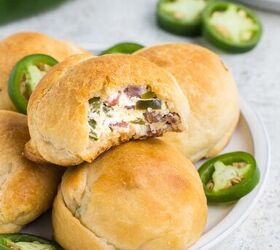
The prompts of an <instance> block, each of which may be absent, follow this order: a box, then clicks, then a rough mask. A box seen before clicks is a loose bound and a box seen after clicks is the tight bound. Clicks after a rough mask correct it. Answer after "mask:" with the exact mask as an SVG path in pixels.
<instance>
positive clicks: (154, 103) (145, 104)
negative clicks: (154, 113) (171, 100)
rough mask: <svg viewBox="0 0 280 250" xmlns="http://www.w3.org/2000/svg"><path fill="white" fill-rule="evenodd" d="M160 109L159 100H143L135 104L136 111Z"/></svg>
mask: <svg viewBox="0 0 280 250" xmlns="http://www.w3.org/2000/svg"><path fill="white" fill-rule="evenodd" d="M147 108H152V109H161V100H159V99H145V100H139V101H137V102H136V109H147Z"/></svg>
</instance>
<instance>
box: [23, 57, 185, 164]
mask: <svg viewBox="0 0 280 250" xmlns="http://www.w3.org/2000/svg"><path fill="white" fill-rule="evenodd" d="M27 113H28V126H29V131H30V135H31V141H30V142H29V143H28V144H27V145H26V147H25V155H26V156H27V157H28V158H29V159H31V160H33V161H39V162H40V161H48V162H52V163H55V164H58V165H62V166H69V165H76V164H79V163H81V162H82V161H87V162H92V161H93V160H94V159H95V158H96V157H97V156H98V155H99V154H101V153H102V152H104V151H106V150H107V149H109V148H110V147H112V146H115V145H118V144H120V143H121V142H123V141H128V140H130V139H139V138H140V139H142V138H146V137H152V136H161V135H162V134H163V133H164V132H166V131H182V130H183V129H184V127H185V124H186V123H187V116H188V101H187V99H186V97H185V96H184V94H183V92H182V90H181V89H180V87H179V85H178V84H177V82H176V80H175V78H174V77H173V76H172V75H171V74H170V73H169V72H167V71H165V70H164V69H162V68H160V67H158V66H156V65H154V64H153V63H151V62H149V61H148V60H146V59H144V58H142V57H137V56H131V55H106V56H101V57H90V56H88V55H79V56H73V57H71V58H68V59H66V60H65V61H64V62H62V63H61V64H59V65H57V66H55V67H53V68H52V69H51V70H50V71H49V72H48V73H47V74H46V76H45V77H44V78H43V79H42V80H41V81H40V84H39V86H38V87H37V88H36V89H35V91H34V92H33V94H32V95H31V98H30V100H29V104H28V110H27Z"/></svg>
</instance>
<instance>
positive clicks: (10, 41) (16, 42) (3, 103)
mask: <svg viewBox="0 0 280 250" xmlns="http://www.w3.org/2000/svg"><path fill="white" fill-rule="evenodd" d="M37 53H39V54H47V55H50V56H52V57H54V58H55V59H56V60H58V61H62V60H64V59H65V58H67V57H68V56H70V55H73V54H80V53H85V50H83V49H81V48H79V47H77V46H75V45H74V44H71V43H69V42H65V41H60V40H57V39H54V38H52V37H49V36H47V35H44V34H40V33H34V32H21V33H16V34H14V35H11V36H9V37H7V38H6V39H4V40H2V41H0V75H1V77H0V109H6V110H15V107H14V105H13V103H12V102H11V100H10V98H9V95H8V79H9V76H10V73H11V71H12V69H13V67H14V65H15V64H16V63H17V62H18V61H19V60H20V59H22V58H23V57H25V56H27V55H30V54H37Z"/></svg>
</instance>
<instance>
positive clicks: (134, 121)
mask: <svg viewBox="0 0 280 250" xmlns="http://www.w3.org/2000/svg"><path fill="white" fill-rule="evenodd" d="M130 123H132V124H139V125H145V121H144V120H143V119H140V118H138V119H137V120H133V121H130Z"/></svg>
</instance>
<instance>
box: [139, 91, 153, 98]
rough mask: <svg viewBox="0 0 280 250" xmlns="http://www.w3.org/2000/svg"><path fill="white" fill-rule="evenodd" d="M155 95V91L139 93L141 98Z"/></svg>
mask: <svg viewBox="0 0 280 250" xmlns="http://www.w3.org/2000/svg"><path fill="white" fill-rule="evenodd" d="M155 97H157V96H156V94H155V92H152V91H148V92H145V93H144V94H142V95H141V99H151V98H155Z"/></svg>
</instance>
